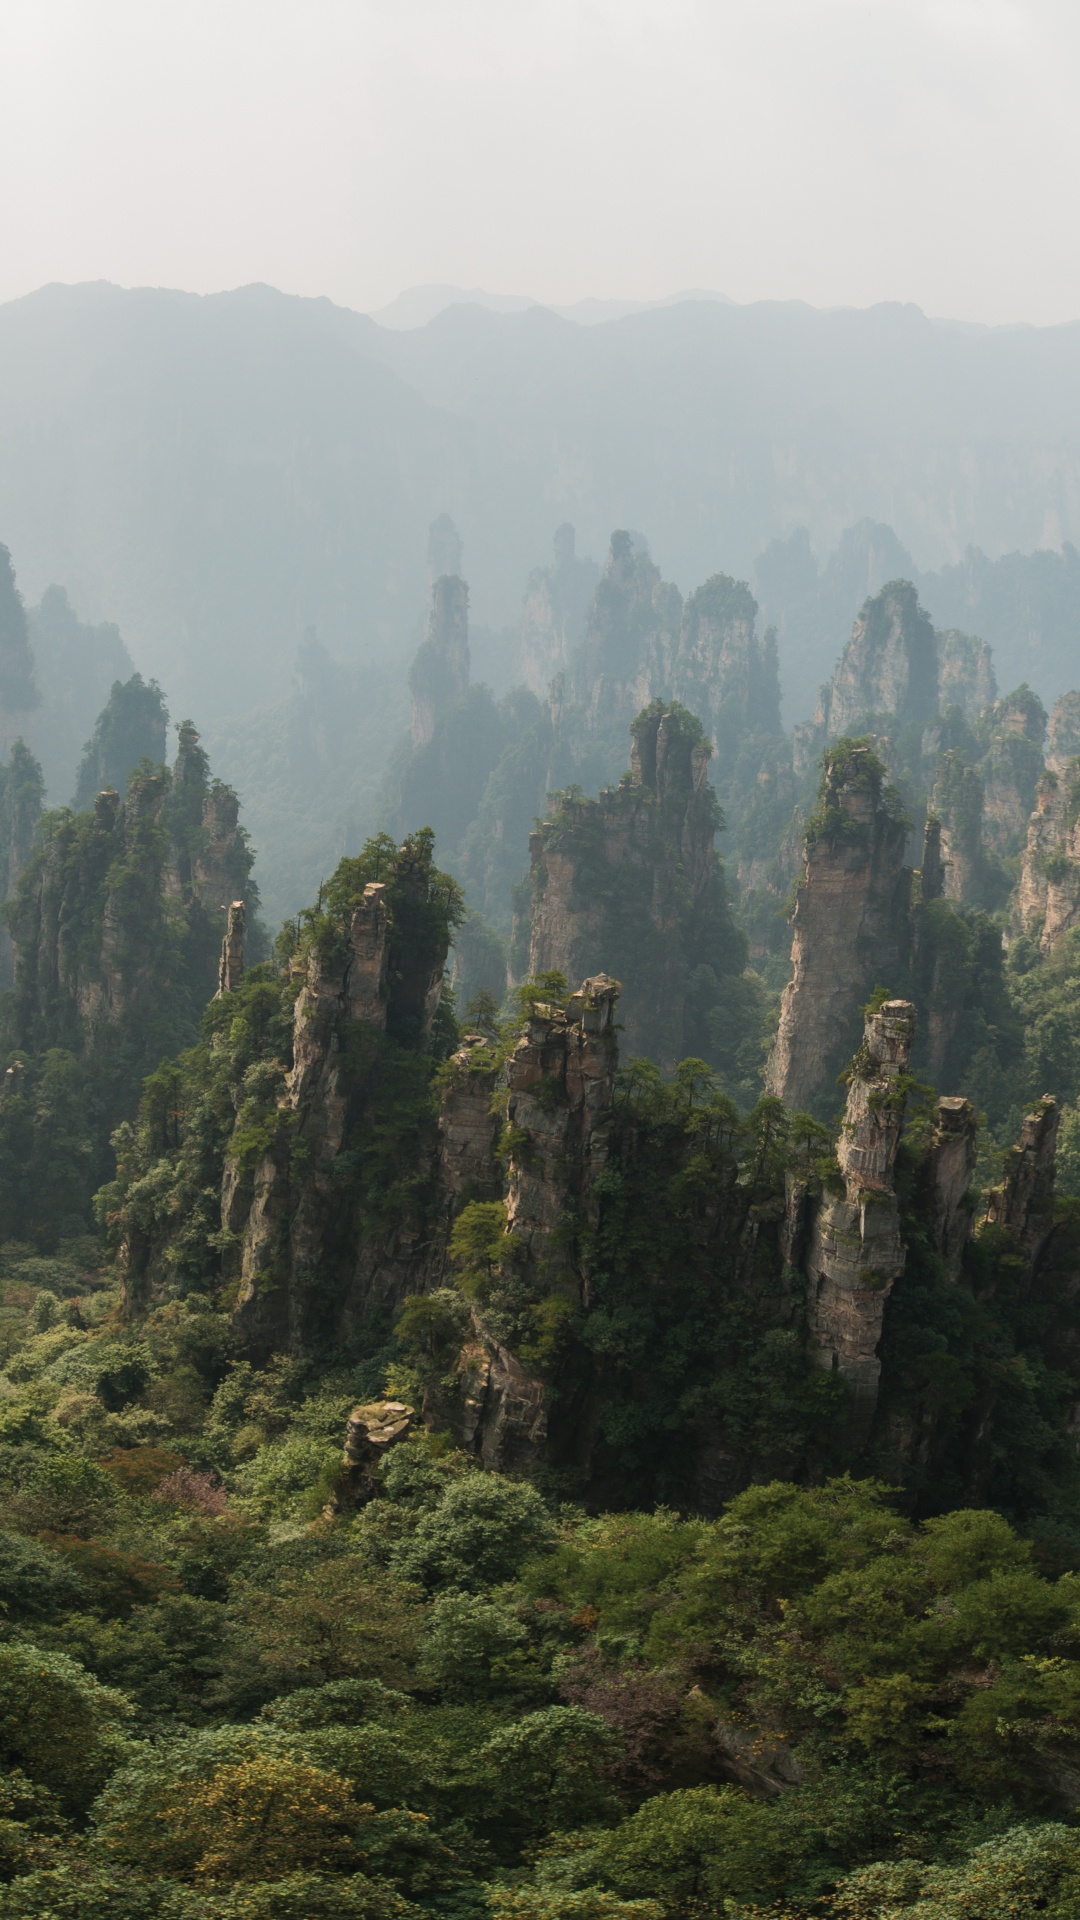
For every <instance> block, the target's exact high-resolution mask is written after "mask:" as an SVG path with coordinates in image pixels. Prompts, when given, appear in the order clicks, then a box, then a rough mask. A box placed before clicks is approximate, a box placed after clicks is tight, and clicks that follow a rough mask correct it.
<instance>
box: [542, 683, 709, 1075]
mask: <svg viewBox="0 0 1080 1920" xmlns="http://www.w3.org/2000/svg"><path fill="white" fill-rule="evenodd" d="M709 754H710V747H709V743H708V741H707V740H706V739H705V737H704V735H703V732H702V729H701V727H700V726H699V725H698V724H697V722H696V721H695V719H694V718H693V716H692V715H690V714H687V713H686V712H685V711H684V710H682V709H680V708H678V707H674V706H671V707H666V706H665V705H664V704H663V703H662V702H660V701H656V702H654V703H653V705H652V706H651V707H649V708H647V709H646V711H645V712H644V713H643V714H641V715H640V716H639V718H638V720H637V722H635V726H634V744H633V750H632V753H631V770H630V773H629V774H628V775H625V776H624V777H623V780H622V781H621V782H620V784H619V785H618V786H617V787H613V788H607V789H606V790H605V791H604V792H602V793H601V794H600V797H599V799H598V800H588V799H586V798H585V797H584V796H581V795H577V794H573V793H571V794H567V795H556V796H554V799H555V807H554V811H553V813H552V815H551V817H550V818H549V819H548V820H546V821H544V823H543V824H542V825H541V826H540V827H539V829H538V830H537V831H536V832H535V833H533V834H532V835H531V836H530V841H529V854H530V863H531V873H530V936H529V961H528V970H529V973H530V975H532V976H533V977H536V976H537V975H539V974H541V973H545V972H548V971H552V970H554V971H557V972H559V973H561V974H563V976H564V977H565V978H566V979H567V980H580V979H581V978H583V977H587V976H589V975H592V974H594V973H596V972H597V971H598V970H599V968H600V965H601V963H602V962H604V961H605V960H606V961H607V963H608V964H609V965H611V966H612V967H613V968H616V969H624V970H625V972H626V973H627V975H628V977H629V978H630V979H632V981H633V987H632V988H630V989H628V990H627V992H626V994H625V997H624V1001H623V1008H622V1017H623V1022H624V1025H625V1028H626V1035H627V1038H626V1042H625V1045H626V1048H627V1050H628V1051H629V1052H630V1053H642V1052H647V1053H649V1054H650V1055H651V1056H652V1057H653V1058H654V1059H657V1060H659V1061H661V1062H662V1063H665V1064H667V1065H672V1066H673V1065H674V1064H675V1062H676V1061H677V1060H678V1059H680V1058H681V1057H682V1055H683V1054H684V1053H685V1052H687V1051H690V1050H692V1049H689V1048H687V1046H686V1045H685V1044H684V1042H685V1038H686V1003H687V988H688V981H689V978H690V974H691V971H692V970H693V968H694V967H696V966H699V965H701V964H710V963H711V964H712V966H713V968H714V970H715V971H716V972H717V973H718V974H719V973H723V972H725V971H730V970H731V969H732V965H733V960H734V963H735V966H736V969H741V967H742V965H744V964H745V958H744V955H745V949H744V947H742V946H740V943H739V940H738V936H737V934H735V933H734V929H733V928H732V927H731V925H730V916H729V912H728V907H727V900H726V894H725V890H724V885H723V878H722V874H721V871H720V867H719V863H718V861H717V859H716V855H715V853H714V852H713V840H714V838H715V835H716V830H717V826H718V824H719V811H718V808H717V805H716V799H715V796H714V794H713V791H712V789H711V787H710V786H709V783H708V778H707V772H708V763H709ZM698 1051H700V1048H699V1049H698Z"/></svg>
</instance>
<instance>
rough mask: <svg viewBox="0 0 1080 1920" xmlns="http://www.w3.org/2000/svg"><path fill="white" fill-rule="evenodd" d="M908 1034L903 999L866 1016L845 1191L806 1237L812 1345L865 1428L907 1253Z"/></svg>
mask: <svg viewBox="0 0 1080 1920" xmlns="http://www.w3.org/2000/svg"><path fill="white" fill-rule="evenodd" d="M914 1038H915V1009H914V1007H913V1006H912V1005H911V1004H910V1002H909V1001H906V1000H889V1001H887V1002H886V1003H885V1005H884V1006H882V1007H880V1008H879V1009H878V1010H877V1012H875V1013H873V1014H871V1015H870V1016H869V1017H868V1018H867V1021H866V1029H865V1033H864V1036H863V1044H862V1047H861V1048H860V1050H859V1052H858V1054H857V1055H856V1058H855V1061H854V1063H853V1066H852V1069H851V1074H850V1079H849V1083H848V1097H847V1108H846V1111H845V1114H844V1122H843V1126H842V1127H841V1130H840V1140H839V1144H838V1147H837V1161H838V1163H839V1167H840V1178H841V1180H842V1182H843V1193H842V1195H841V1194H830V1193H826V1194H825V1195H824V1196H823V1198H822V1200H821V1202H820V1204H819V1206H818V1208H817V1210H816V1212H815V1215H814V1218H813V1221H812V1224H811V1228H810V1234H809V1239H808V1245H807V1253H806V1266H807V1277H808V1281H809V1315H810V1341H811V1347H812V1350H813V1352H814V1354H815V1357H816V1359H817V1361H818V1364H819V1365H821V1366H823V1367H828V1368H830V1369H833V1370H835V1371H836V1372H838V1373H839V1374H841V1375H842V1376H843V1378H844V1379H845V1380H846V1381H848V1383H849V1384H850V1386H851V1388H852V1390H853V1392H854V1396H855V1408H856V1414H855V1422H856V1426H857V1428H858V1430H859V1432H860V1433H862V1434H865V1432H867V1431H868V1429H869V1425H870V1421H871V1418H872V1416H873V1411H874V1406H875V1404H876V1401H877V1388H878V1379H879V1376H880V1373H881V1362H880V1361H879V1359H878V1344H879V1341H880V1339H881V1327H882V1321H883V1318H884V1313H885V1302H886V1300H887V1299H888V1297H889V1294H890V1293H891V1291H892V1288H893V1284H894V1282H895V1281H896V1280H897V1278H898V1277H899V1275H900V1274H901V1273H902V1272H903V1270H904V1261H905V1258H906V1254H905V1249H904V1244H903V1241H902V1239H901V1237H900V1210H899V1206H898V1204H897V1199H896V1193H895V1189H894V1185H893V1170H894V1167H895V1163H896V1152H897V1148H898V1146H899V1144H900V1131H901V1127H902V1125H903V1118H904V1100H905V1096H904V1087H903V1076H904V1075H905V1074H906V1073H907V1070H908V1065H909V1062H910V1058H911V1047H912V1043H913V1041H914Z"/></svg>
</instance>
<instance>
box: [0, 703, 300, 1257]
mask: <svg viewBox="0 0 1080 1920" xmlns="http://www.w3.org/2000/svg"><path fill="white" fill-rule="evenodd" d="M130 692H131V688H130V685H129V686H128V688H123V687H117V688H116V689H114V695H113V699H112V700H111V702H110V705H109V706H108V707H107V708H106V709H105V711H104V713H103V714H102V716H101V718H100V720H99V724H98V728H97V730H96V732H95V735H94V738H93V739H92V741H91V743H90V746H89V747H88V749H87V755H86V761H85V762H84V766H89V767H90V769H91V771H92V772H94V773H95V774H96V773H97V772H100V771H101V764H100V763H103V764H104V766H105V768H106V769H107V768H108V767H109V766H120V765H122V764H123V763H124V761H125V760H127V761H128V764H129V766H130V759H129V756H130V753H131V752H132V751H133V750H134V748H135V747H136V746H137V745H138V744H139V743H140V740H141V739H142V737H143V735H144V734H145V732H146V731H147V727H146V726H145V725H140V724H139V722H140V720H141V721H143V722H145V721H146V720H147V715H148V716H149V723H150V724H149V731H150V734H151V736H152V740H153V744H154V745H160V746H161V747H164V732H165V716H164V712H163V710H162V709H161V707H160V697H159V696H158V695H157V693H156V690H154V692H153V693H151V690H150V689H146V688H143V687H142V685H141V682H140V683H139V688H138V689H137V692H138V695H139V698H138V700H137V701H136V703H135V707H136V711H135V714H134V716H133V715H132V713H131V711H130V708H131V702H130V700H129V698H128V695H129V694H130ZM159 720H160V728H159V726H158V721H159ZM159 733H160V739H159V738H158V735H159ZM110 756H111V757H110ZM33 766H34V763H33V762H32V761H30V760H29V756H26V755H25V753H24V754H23V757H22V758H20V756H19V751H18V750H16V751H15V752H14V753H13V756H12V760H11V762H10V763H9V766H8V767H7V768H6V769H5V770H4V772H5V775H6V783H5V786H4V798H5V800H6V799H7V798H8V796H9V795H12V805H11V810H10V811H11V820H12V827H11V845H10V852H9V874H10V876H11V881H12V884H11V886H10V895H9V899H8V903H7V906H6V908H5V910H4V913H5V921H6V926H7V929H8V932H9V935H10V939H11V942H12V945H13V949H14V966H13V981H12V990H11V992H10V994H9V996H8V1001H7V1005H6V1008H5V1011H4V1022H5V1029H6V1033H5V1041H6V1051H7V1055H8V1060H7V1071H6V1078H5V1087H4V1093H3V1097H2V1102H0V1124H2V1128H3V1143H4V1153H3V1161H4V1171H3V1201H2V1209H3V1212H2V1217H3V1235H4V1237H5V1238H16V1239H34V1240H38V1239H42V1238H44V1239H45V1240H46V1241H51V1242H52V1243H53V1244H55V1242H56V1239H57V1238H58V1237H62V1236H63V1235H64V1233H65V1232H66V1233H69V1234H70V1233H72V1232H76V1233H77V1232H78V1231H80V1230H82V1229H85V1225H86V1219H87V1210H88V1206H89V1202H90V1199H91V1198H92V1195H93V1193H94V1191H95V1189H96V1188H97V1187H98V1186H100V1184H101V1181H102V1179H103V1178H105V1177H107V1174H108V1171H109V1169H110V1167H111V1164H112V1161H111V1155H110V1151H109V1144H108V1142H109V1134H110V1132H111V1130H112V1128H113V1127H114V1126H115V1125H116V1124H117V1122H118V1121H119V1120H121V1119H122V1118H124V1117H125V1116H130V1115H131V1114H132V1113H133V1112H134V1109H135V1105H136V1103H137V1100H138V1097H139V1089H140V1087H141V1084H142V1081H143V1079H144V1077H145V1075H146V1074H147V1072H148V1071H150V1070H151V1069H152V1068H153V1067H154V1066H156V1065H157V1063H158V1062H159V1061H160V1060H161V1059H162V1058H164V1057H165V1056H166V1055H170V1054H173V1053H175V1052H176V1051H177V1050H178V1048H180V1047H182V1046H184V1045H187V1044H190V1042H191V1041H193V1040H194V1039H195V1037H196V1035H197V1033H198V1029H199V1020H200V1017H201V1014H202V1010H203V1007H204V1005H205V1003H206V1001H207V999H208V998H209V997H210V996H211V995H212V994H213V992H214V990H215V988H216V986H217V985H218V969H219V955H220V950H221V944H222V937H223V934H224V932H225V928H226V921H227V916H228V913H229V909H230V906H231V905H232V903H234V902H235V903H237V905H238V906H239V907H240V911H241V912H242V911H243V907H244V904H246V906H247V908H248V909H249V910H254V909H255V908H256V907H257V903H258V894H257V891H256V890H255V888H254V885H253V883H252V880H251V867H252V863H253V856H252V853H251V851H250V848H249V846H248V843H247V836H246V834H245V832H244V830H243V828H242V827H240V825H239V818H238V815H239V803H238V801H237V797H236V795H235V794H234V793H233V792H232V790H231V788H229V787H226V786H225V785H224V784H223V783H222V782H221V781H218V780H214V779H213V778H212V777H211V775H210V770H209V764H208V761H207V757H206V754H205V752H204V751H203V749H202V747H201V746H200V744H199V736H198V734H197V733H196V731H195V728H194V727H193V726H192V725H191V723H190V722H189V721H185V722H184V723H183V724H182V725H181V727H180V729H179V740H178V747H177V754H176V759H175V762H174V764H173V766H172V768H171V769H170V768H166V767H164V766H162V765H157V766H154V765H152V764H151V763H150V761H149V760H148V759H143V760H141V761H140V762H139V763H138V764H137V765H136V766H135V767H134V769H133V770H132V771H130V772H129V775H128V779H127V782H126V790H125V791H124V792H123V794H121V792H120V791H118V789H117V788H116V787H113V786H107V787H104V788H103V789H102V790H101V791H100V792H98V793H97V794H96V797H95V799H94V801H93V804H92V806H91V807H90V808H88V809H87V810H86V811H84V812H76V811H74V810H72V809H69V808H61V809H59V810H57V811H54V812H51V813H47V814H45V815H43V816H42V817H41V818H40V819H38V818H37V817H36V815H37V812H38V810H39V808H40V796H41V781H40V776H38V778H37V781H36V783H35V781H34V780H33V778H32V776H31V772H30V769H32V768H33ZM20 781H21V783H22V785H21V788H18V787H17V783H18V782H20ZM18 791H21V793H22V795H23V814H22V815H21V816H20V815H18V814H17V813H16V811H15V795H16V793H17V792H18ZM34 803H36V804H34ZM32 805H33V807H34V814H35V817H34V819H33V821H32V822H30V821H29V820H28V819H27V818H26V817H25V816H27V815H28V814H29V812H30V809H31V806H32ZM16 829H18V831H16ZM16 856H17V858H16ZM16 867H17V872H16V871H15V868H16ZM252 934H253V937H254V938H255V939H256V940H259V939H261V937H262V936H261V932H260V930H259V928H258V923H257V921H253V923H252Z"/></svg>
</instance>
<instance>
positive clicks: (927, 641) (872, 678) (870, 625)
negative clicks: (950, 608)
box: [814, 580, 938, 740]
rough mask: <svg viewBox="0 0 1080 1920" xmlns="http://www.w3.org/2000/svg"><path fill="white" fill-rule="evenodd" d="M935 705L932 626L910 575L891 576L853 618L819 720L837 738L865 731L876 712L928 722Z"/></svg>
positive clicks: (907, 720) (900, 719)
mask: <svg viewBox="0 0 1080 1920" xmlns="http://www.w3.org/2000/svg"><path fill="white" fill-rule="evenodd" d="M937 711H938V657H937V644H936V638H935V634H934V629H933V626H932V625H931V623H930V619H929V616H928V615H927V614H926V613H924V612H923V609H922V608H921V607H920V605H919V596H918V594H917V593H916V591H915V588H914V587H913V586H912V585H911V583H910V581H908V580H893V581H890V583H889V585H888V586H886V587H883V588H882V590H881V592H880V593H878V594H875V595H874V597H873V599H871V600H867V601H866V602H865V604H864V606H863V608H862V611H861V613H860V614H859V616H858V618H857V620H856V621H855V625H854V627H853V628H852V631H851V639H850V640H849V641H848V643H847V646H846V647H845V649H844V651H843V653H842V655H841V657H840V661H839V663H838V665H837V668H836V671H835V673H834V674H833V677H832V683H831V685H830V686H828V687H824V688H823V689H822V692H821V697H820V700H819V702H818V710H817V713H816V714H815V716H814V720H815V726H816V727H817V728H819V729H820V730H822V731H823V733H824V735H825V737H826V738H828V739H831V740H836V739H839V738H840V737H841V736H842V735H845V734H855V733H860V732H862V731H863V729H864V727H865V724H866V722H867V721H868V720H869V719H871V718H873V717H875V716H877V715H882V714H888V715H890V716H891V717H893V718H895V720H896V722H897V723H898V724H899V725H900V726H905V725H907V724H909V723H911V722H915V723H916V724H918V725H925V723H926V721H927V720H929V719H930V718H931V717H932V716H933V715H934V714H935V713H936V712H937Z"/></svg>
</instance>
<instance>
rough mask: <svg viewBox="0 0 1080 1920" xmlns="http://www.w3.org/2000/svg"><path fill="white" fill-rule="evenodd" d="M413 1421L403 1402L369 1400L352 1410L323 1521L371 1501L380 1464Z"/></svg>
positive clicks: (407, 1432)
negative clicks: (338, 1480) (336, 1481)
mask: <svg viewBox="0 0 1080 1920" xmlns="http://www.w3.org/2000/svg"><path fill="white" fill-rule="evenodd" d="M415 1421H416V1410H415V1408H413V1407H410V1406H409V1405H407V1403H406V1402H405V1401H404V1400H371V1401H368V1402H367V1403H366V1404H364V1405H361V1406H358V1407H354V1408H353V1410H352V1412H351V1413H350V1415H349V1418H348V1421H347V1423H346V1427H345V1450H344V1453H343V1455H342V1463H341V1464H342V1475H341V1483H340V1485H339V1487H338V1490H337V1493H336V1494H335V1496H334V1498H333V1499H332V1500H331V1501H330V1503H329V1505H328V1507H327V1509H326V1513H327V1518H332V1517H333V1515H335V1514H337V1513H346V1512H350V1511H351V1510H353V1509H354V1508H356V1507H363V1506H366V1505H367V1503H368V1501H369V1500H374V1498H375V1497H376V1495H377V1494H378V1492H379V1469H380V1467H381V1466H382V1463H383V1461H384V1460H385V1459H386V1457H387V1455H388V1454H389V1452H390V1449H391V1447H394V1446H396V1445H397V1443H398V1441H399V1440H404V1439H405V1438H406V1436H407V1435H408V1434H409V1433H410V1432H411V1431H412V1429H413V1426H414V1424H415Z"/></svg>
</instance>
